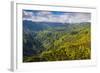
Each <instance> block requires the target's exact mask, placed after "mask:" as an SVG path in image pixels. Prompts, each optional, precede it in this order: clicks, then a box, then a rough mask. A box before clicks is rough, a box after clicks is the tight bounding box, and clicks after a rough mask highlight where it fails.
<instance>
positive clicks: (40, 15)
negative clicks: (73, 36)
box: [23, 10, 91, 23]
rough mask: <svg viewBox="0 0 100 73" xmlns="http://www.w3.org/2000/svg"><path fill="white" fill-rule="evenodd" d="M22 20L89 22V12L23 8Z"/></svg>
mask: <svg viewBox="0 0 100 73" xmlns="http://www.w3.org/2000/svg"><path fill="white" fill-rule="evenodd" d="M23 20H29V21H33V22H61V23H80V22H90V21H91V14H90V13H84V12H61V11H60V12H59V11H36V10H23Z"/></svg>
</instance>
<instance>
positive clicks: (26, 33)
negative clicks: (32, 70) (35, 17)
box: [23, 20, 91, 62]
mask: <svg viewBox="0 0 100 73" xmlns="http://www.w3.org/2000/svg"><path fill="white" fill-rule="evenodd" d="M90 27H91V26H90V23H89V22H82V23H55V22H32V21H26V20H23V62H41V61H63V60H84V59H90V58H91V36H90V35H91V32H90V31H91V28H90Z"/></svg>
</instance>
